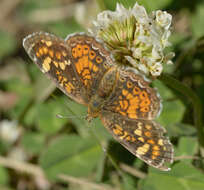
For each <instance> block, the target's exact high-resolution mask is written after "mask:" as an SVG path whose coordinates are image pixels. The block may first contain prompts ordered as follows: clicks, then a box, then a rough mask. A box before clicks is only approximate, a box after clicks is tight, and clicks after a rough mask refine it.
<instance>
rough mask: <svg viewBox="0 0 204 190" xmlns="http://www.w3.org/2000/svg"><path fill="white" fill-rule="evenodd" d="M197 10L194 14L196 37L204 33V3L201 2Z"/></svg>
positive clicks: (193, 25) (194, 32) (193, 23)
mask: <svg viewBox="0 0 204 190" xmlns="http://www.w3.org/2000/svg"><path fill="white" fill-rule="evenodd" d="M196 9H197V10H196V12H195V14H194V15H192V32H193V35H194V36H195V37H200V36H202V35H204V30H203V26H204V20H203V18H204V3H202V4H199V5H198V6H197V8H196Z"/></svg>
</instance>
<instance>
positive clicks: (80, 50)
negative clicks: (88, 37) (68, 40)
mask: <svg viewBox="0 0 204 190" xmlns="http://www.w3.org/2000/svg"><path fill="white" fill-rule="evenodd" d="M82 51H83V50H82V46H81V45H80V44H77V46H76V52H77V57H81V56H82Z"/></svg>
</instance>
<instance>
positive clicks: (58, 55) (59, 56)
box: [55, 51, 62, 60]
mask: <svg viewBox="0 0 204 190" xmlns="http://www.w3.org/2000/svg"><path fill="white" fill-rule="evenodd" d="M55 55H56V58H57V59H59V60H60V59H61V57H62V55H61V53H60V52H59V51H57V52H56V53H55Z"/></svg>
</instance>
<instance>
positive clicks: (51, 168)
mask: <svg viewBox="0 0 204 190" xmlns="http://www.w3.org/2000/svg"><path fill="white" fill-rule="evenodd" d="M101 156H102V149H101V147H100V146H99V145H98V144H97V142H96V140H95V139H94V138H92V139H91V138H86V139H84V138H81V137H79V136H75V135H70V136H67V135H64V136H61V137H58V138H57V139H55V141H54V142H53V143H52V144H50V145H49V146H48V148H47V150H46V151H45V153H44V154H43V155H42V156H41V157H40V165H41V166H42V167H43V168H44V170H45V172H46V173H47V175H48V177H50V178H55V177H57V175H58V174H68V175H72V176H77V177H78V176H87V175H89V174H90V173H91V172H92V171H93V169H94V168H96V165H97V163H98V161H99V160H100V157H101Z"/></svg>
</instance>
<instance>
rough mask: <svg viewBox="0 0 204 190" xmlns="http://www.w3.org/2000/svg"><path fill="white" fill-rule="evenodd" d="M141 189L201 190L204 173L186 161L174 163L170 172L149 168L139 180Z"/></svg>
mask: <svg viewBox="0 0 204 190" xmlns="http://www.w3.org/2000/svg"><path fill="white" fill-rule="evenodd" d="M140 186H141V188H140V189H141V190H149V189H151V190H164V189H165V190H172V189H173V190H195V189H196V190H203V189H204V174H203V173H201V172H200V171H199V170H197V169H196V168H194V167H193V166H191V165H190V164H186V163H179V164H176V165H175V166H174V167H173V168H172V170H171V171H170V172H160V171H158V170H156V169H152V168H151V169H150V173H149V175H148V177H147V178H146V179H145V180H141V182H140Z"/></svg>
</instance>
